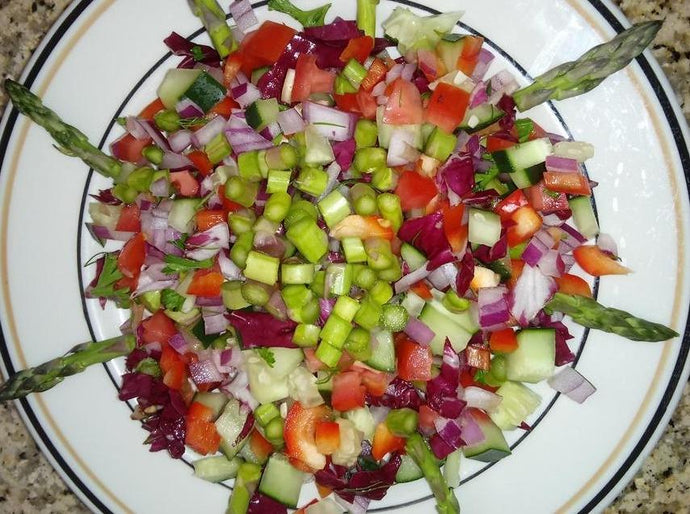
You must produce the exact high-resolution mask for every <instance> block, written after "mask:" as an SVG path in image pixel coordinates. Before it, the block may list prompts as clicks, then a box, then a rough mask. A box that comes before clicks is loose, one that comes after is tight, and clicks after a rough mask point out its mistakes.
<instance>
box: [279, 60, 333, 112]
mask: <svg viewBox="0 0 690 514" xmlns="http://www.w3.org/2000/svg"><path fill="white" fill-rule="evenodd" d="M334 81H335V73H333V72H331V71H327V70H322V69H321V68H319V67H318V66H317V65H316V56H315V55H311V54H300V56H299V57H298V58H297V65H296V66H295V82H294V84H293V86H292V96H291V98H290V100H291V101H292V102H293V103H295V102H301V101H303V100H306V99H307V98H309V95H311V94H312V93H330V92H332V91H333V82H334Z"/></svg>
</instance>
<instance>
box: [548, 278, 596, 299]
mask: <svg viewBox="0 0 690 514" xmlns="http://www.w3.org/2000/svg"><path fill="white" fill-rule="evenodd" d="M555 280H556V284H557V285H558V291H559V292H561V293H565V294H579V295H581V296H587V297H589V298H592V288H591V287H589V284H588V283H587V281H586V280H585V279H583V278H582V277H578V276H577V275H572V274H571V273H564V274H563V275H561V276H560V277H555Z"/></svg>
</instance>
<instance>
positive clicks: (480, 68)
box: [471, 48, 494, 81]
mask: <svg viewBox="0 0 690 514" xmlns="http://www.w3.org/2000/svg"><path fill="white" fill-rule="evenodd" d="M493 60H494V54H492V53H491V52H490V51H489V50H487V49H486V48H481V49H480V50H479V55H478V56H477V64H476V65H475V66H474V70H473V71H472V77H471V78H472V80H474V81H478V80H481V79H482V78H483V77H484V75H485V74H486V72H487V71H488V69H489V66H490V65H491V62H492V61H493Z"/></svg>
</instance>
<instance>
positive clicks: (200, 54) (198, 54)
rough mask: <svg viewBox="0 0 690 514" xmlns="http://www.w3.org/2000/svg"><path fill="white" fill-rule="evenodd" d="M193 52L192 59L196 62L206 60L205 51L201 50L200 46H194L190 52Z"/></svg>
mask: <svg viewBox="0 0 690 514" xmlns="http://www.w3.org/2000/svg"><path fill="white" fill-rule="evenodd" d="M190 51H191V52H192V57H193V58H194V60H195V61H203V60H204V51H203V50H202V49H201V47H200V46H197V45H195V46H193V47H192V48H191V50H190Z"/></svg>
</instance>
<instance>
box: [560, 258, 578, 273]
mask: <svg viewBox="0 0 690 514" xmlns="http://www.w3.org/2000/svg"><path fill="white" fill-rule="evenodd" d="M561 260H562V261H563V273H568V272H569V271H570V269H571V268H572V267H573V266H574V265H575V256H574V255H573V254H571V253H563V254H561Z"/></svg>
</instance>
